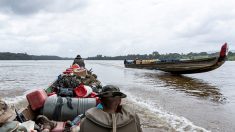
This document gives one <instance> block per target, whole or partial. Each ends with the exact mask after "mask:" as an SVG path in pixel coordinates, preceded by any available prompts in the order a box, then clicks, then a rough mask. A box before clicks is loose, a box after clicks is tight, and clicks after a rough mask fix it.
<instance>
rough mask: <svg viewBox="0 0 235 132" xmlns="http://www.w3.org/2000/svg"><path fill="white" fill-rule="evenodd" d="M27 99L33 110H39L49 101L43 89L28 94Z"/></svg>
mask: <svg viewBox="0 0 235 132" xmlns="http://www.w3.org/2000/svg"><path fill="white" fill-rule="evenodd" d="M26 98H27V100H28V102H29V105H30V107H31V108H32V110H37V109H39V108H41V107H43V105H44V103H45V101H46V99H47V93H46V92H45V91H44V90H43V89H40V90H36V91H34V92H31V93H29V94H27V95H26Z"/></svg>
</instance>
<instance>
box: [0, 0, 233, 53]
mask: <svg viewBox="0 0 235 132" xmlns="http://www.w3.org/2000/svg"><path fill="white" fill-rule="evenodd" d="M14 2H15V3H14ZM22 2H24V3H22ZM233 5H235V2H234V1H233V0H226V2H224V1H219V0H216V1H212V0H205V1H203V2H199V1H197V0H190V1H187V0H177V1H171V0H128V1H127V0H71V1H69V2H68V1H67V0H60V1H58V0H50V1H48V0H33V1H31V0H24V1H23V0H3V1H1V3H0V46H1V49H0V52H6V51H9V52H27V53H29V54H36V55H41V54H43V55H47V54H48V55H59V56H66V57H74V56H76V55H77V54H81V55H82V56H83V57H87V56H95V55H97V54H103V55H108V56H114V55H125V54H138V53H139V54H149V53H152V52H153V51H158V52H160V53H169V52H178V53H182V52H183V53H185V52H186V53H187V52H201V51H215V50H216V51H217V50H218V49H219V48H220V45H221V44H222V43H224V42H225V41H227V42H228V43H229V44H230V49H235V45H234V42H235V37H234V35H233V34H234V32H235V27H234V25H235V9H234V7H233Z"/></svg>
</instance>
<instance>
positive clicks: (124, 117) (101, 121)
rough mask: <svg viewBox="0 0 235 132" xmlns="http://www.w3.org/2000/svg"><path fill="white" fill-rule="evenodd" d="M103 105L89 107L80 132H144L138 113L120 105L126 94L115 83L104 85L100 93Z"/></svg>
mask: <svg viewBox="0 0 235 132" xmlns="http://www.w3.org/2000/svg"><path fill="white" fill-rule="evenodd" d="M98 97H100V99H101V105H102V107H95V108H91V109H89V110H88V111H87V112H86V113H85V118H83V119H82V121H81V124H80V132H93V131H95V132H110V131H112V132H142V129H141V127H140V121H139V118H138V116H137V114H136V113H134V112H133V111H134V110H132V109H130V108H129V107H128V106H126V105H120V104H121V99H122V98H125V97H126V95H125V94H124V93H122V92H120V90H119V88H118V87H116V86H113V85H107V86H104V87H103V89H102V92H101V93H100V94H98Z"/></svg>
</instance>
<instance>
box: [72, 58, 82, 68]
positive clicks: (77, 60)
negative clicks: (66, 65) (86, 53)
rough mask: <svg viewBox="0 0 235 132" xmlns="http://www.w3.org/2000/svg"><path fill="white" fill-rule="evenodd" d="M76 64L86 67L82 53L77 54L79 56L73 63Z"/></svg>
mask: <svg viewBox="0 0 235 132" xmlns="http://www.w3.org/2000/svg"><path fill="white" fill-rule="evenodd" d="M74 64H78V65H79V66H80V67H84V68H85V63H84V60H83V59H82V57H81V56H80V55H77V57H76V58H75V59H74V61H73V65H74Z"/></svg>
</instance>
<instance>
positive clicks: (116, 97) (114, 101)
mask: <svg viewBox="0 0 235 132" xmlns="http://www.w3.org/2000/svg"><path fill="white" fill-rule="evenodd" d="M98 96H99V97H100V99H101V102H102V104H103V106H104V107H105V108H112V109H117V107H118V106H119V105H120V103H121V99H122V98H125V97H126V94H124V93H122V92H120V89H119V88H118V87H117V86H114V85H106V86H104V87H103V88H102V91H101V92H100V93H99V94H98Z"/></svg>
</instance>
